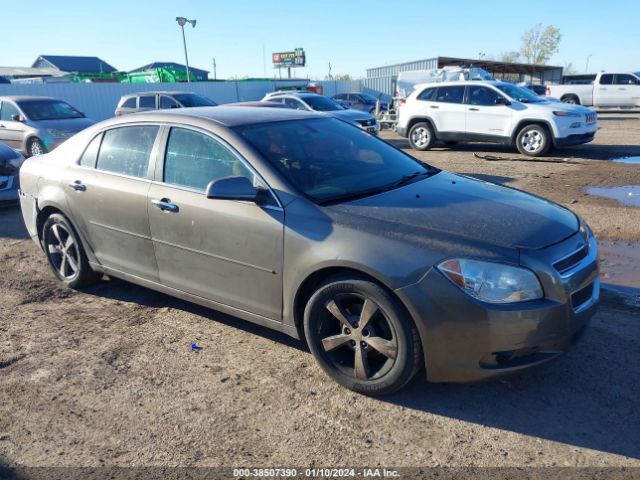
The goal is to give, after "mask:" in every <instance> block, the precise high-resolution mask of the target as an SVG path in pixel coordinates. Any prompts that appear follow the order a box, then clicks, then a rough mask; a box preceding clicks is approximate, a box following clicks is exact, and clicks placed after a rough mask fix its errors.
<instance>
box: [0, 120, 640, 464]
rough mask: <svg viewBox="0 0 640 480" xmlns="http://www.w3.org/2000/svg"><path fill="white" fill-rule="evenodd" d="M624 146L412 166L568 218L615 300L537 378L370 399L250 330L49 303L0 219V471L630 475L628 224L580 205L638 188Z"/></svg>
mask: <svg viewBox="0 0 640 480" xmlns="http://www.w3.org/2000/svg"><path fill="white" fill-rule="evenodd" d="M383 137H384V138H386V139H388V140H389V141H391V142H393V143H395V144H397V145H400V146H402V147H406V146H407V145H406V141H405V140H403V139H401V138H400V137H397V136H395V135H394V134H390V133H384V134H383ZM638 143H640V115H638V114H609V115H603V116H602V117H601V130H600V132H599V133H598V135H597V139H596V141H595V142H594V143H593V144H590V145H585V146H580V147H576V148H572V149H569V150H563V151H559V152H555V153H553V155H558V157H557V158H562V159H564V158H566V159H569V160H570V161H571V162H575V163H568V162H565V163H548V162H523V161H514V160H504V161H487V160H482V159H478V158H475V157H474V152H478V153H481V154H483V155H486V154H489V155H493V156H499V157H508V158H515V159H522V158H523V157H521V156H520V155H518V154H516V153H515V152H514V151H512V150H510V149H508V148H506V147H496V146H486V145H467V146H459V147H456V148H454V149H449V148H436V149H435V150H433V151H430V152H426V153H421V154H418V155H416V156H417V157H419V158H421V159H423V160H425V161H427V162H429V163H431V164H433V165H436V166H438V167H441V168H445V169H448V170H451V171H455V172H461V173H464V174H469V175H473V176H475V177H478V178H481V179H485V180H488V181H492V182H497V183H503V184H506V185H509V186H514V187H516V188H521V189H524V190H528V191H531V192H534V193H536V194H539V195H542V196H546V197H549V198H551V199H553V200H555V201H557V202H560V203H562V204H565V205H567V206H569V207H570V208H572V209H574V210H575V211H576V212H578V213H579V214H581V215H583V216H584V217H585V218H586V219H587V221H588V222H589V223H590V224H591V226H592V227H593V229H594V231H595V232H596V234H597V235H598V236H599V238H600V239H601V240H602V241H603V246H604V245H606V252H605V255H604V263H603V268H604V272H603V279H604V282H605V283H616V284H617V285H618V286H621V287H624V288H626V289H627V292H631V293H630V294H629V295H628V296H621V295H619V294H617V293H613V291H611V290H608V289H607V290H605V292H604V294H603V301H602V305H601V309H600V311H599V313H598V314H597V316H596V317H595V319H594V321H593V325H592V328H591V329H590V331H589V333H588V334H587V335H586V337H585V338H584V340H583V341H582V342H581V343H579V344H578V345H576V347H575V349H574V350H573V351H571V352H570V353H569V354H568V355H566V356H565V357H563V358H561V359H560V360H558V361H556V362H553V363H551V364H548V365H546V366H544V367H542V368H539V369H537V370H534V371H530V372H527V373H525V374H522V375H519V376H516V377H513V378H510V379H508V380H505V381H496V382H491V383H484V384H475V385H440V384H427V383H426V382H425V380H424V378H423V375H418V376H417V377H416V378H415V379H414V380H413V381H412V383H411V384H410V385H409V386H408V387H407V388H405V389H404V390H403V391H402V392H400V393H398V394H395V395H392V396H389V397H386V398H382V399H372V398H367V397H364V396H361V395H356V394H354V393H351V392H349V391H347V390H345V389H343V388H341V387H339V386H338V385H336V384H335V383H334V382H332V381H331V380H330V379H329V378H328V377H326V376H325V375H324V374H323V372H322V371H321V370H320V368H319V367H317V366H316V364H315V363H314V360H313V358H312V357H311V354H310V353H309V352H308V350H307V349H306V347H305V346H304V345H303V344H301V343H300V342H297V341H294V340H292V339H289V338H288V337H286V336H284V335H281V334H278V333H274V332H272V331H269V330H267V329H264V328H261V327H257V326H254V325H251V324H249V323H245V322H243V321H241V320H238V319H234V318H232V317H228V316H225V315H222V314H219V313H217V312H214V311H211V310H207V309H204V308H200V307H197V306H194V305H191V304H188V303H186V302H182V301H179V300H176V299H173V298H171V297H168V296H165V295H162V294H158V293H155V292H153V291H150V290H147V289H144V288H141V287H137V286H134V285H130V284H127V283H125V282H122V281H119V280H105V281H103V282H102V283H101V284H99V285H97V286H94V287H92V288H89V289H88V290H85V291H82V292H75V291H71V290H68V289H65V288H62V287H61V286H60V285H59V284H58V283H57V282H56V281H55V280H54V277H53V275H52V274H51V273H50V272H49V269H48V266H47V264H46V260H45V257H44V255H43V253H42V252H40V251H39V250H38V249H37V247H36V245H35V244H34V243H33V242H32V241H31V240H29V239H27V236H26V232H25V230H24V227H23V225H22V220H21V215H20V211H19V209H18V208H15V207H13V208H4V209H2V210H0V259H2V260H1V261H2V267H3V268H2V271H3V273H2V275H1V276H0V289H1V290H0V291H1V292H2V293H1V298H2V301H1V302H0V392H1V395H0V466H1V465H2V464H4V465H5V466H9V467H11V466H16V465H27V466H92V467H99V466H104V465H117V466H149V465H161V466H184V465H190V466H227V467H240V466H251V467H254V466H261V467H268V466H298V467H303V466H310V465H315V466H329V467H341V466H360V467H369V466H376V465H382V466H395V467H401V466H405V467H410V466H445V465H447V466H520V467H524V466H581V467H584V466H635V467H640V408H639V407H640V405H639V403H640V401H639V399H640V381H639V380H638V379H640V340H639V339H640V313H639V310H640V302H638V298H640V297H638V296H637V295H638V290H633V287H638V286H640V285H638V283H640V255H638V252H639V251H640V250H639V249H640V246H638V242H640V209H638V208H631V207H625V206H622V205H620V204H617V203H616V202H614V201H610V200H607V199H603V198H599V197H592V196H589V195H586V194H584V192H583V189H584V187H586V186H589V185H598V186H608V185H611V186H613V185H640V165H623V164H614V163H611V162H608V161H606V160H607V159H610V158H613V157H621V156H640V146H639V145H638ZM554 158H555V157H554ZM617 246H620V247H624V248H621V249H619V248H617ZM620 272H622V273H620ZM616 280H617V281H616ZM634 295H635V297H634ZM194 341H195V342H197V343H198V344H199V345H200V346H201V347H202V350H201V351H200V352H198V353H196V352H193V351H191V348H190V345H191V343H192V342H194Z"/></svg>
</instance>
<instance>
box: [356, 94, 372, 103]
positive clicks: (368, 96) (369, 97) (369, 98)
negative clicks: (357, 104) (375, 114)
mask: <svg viewBox="0 0 640 480" xmlns="http://www.w3.org/2000/svg"><path fill="white" fill-rule="evenodd" d="M360 96H361V97H362V98H363V99H364V100H366V101H367V102H372V103H375V102H376V99H375V97H374V96H373V95H369V94H367V93H361V94H360Z"/></svg>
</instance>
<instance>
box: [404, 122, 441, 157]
mask: <svg viewBox="0 0 640 480" xmlns="http://www.w3.org/2000/svg"><path fill="white" fill-rule="evenodd" d="M435 140H436V138H435V135H434V134H433V128H432V127H431V125H429V124H428V123H427V122H420V123H416V124H415V125H414V126H413V127H411V129H410V130H409V145H411V148H413V149H414V150H420V151H424V150H429V149H430V148H431V146H432V145H433V142H435Z"/></svg>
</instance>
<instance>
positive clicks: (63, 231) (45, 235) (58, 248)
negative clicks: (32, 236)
mask: <svg viewBox="0 0 640 480" xmlns="http://www.w3.org/2000/svg"><path fill="white" fill-rule="evenodd" d="M42 243H43V245H44V249H45V253H46V254H47V260H49V265H50V266H51V269H52V270H53V273H54V274H55V276H56V277H58V279H59V280H61V281H62V282H64V283H65V284H66V285H67V286H69V287H71V288H80V287H84V286H87V285H90V284H91V283H94V282H96V281H97V280H98V279H99V278H100V275H99V274H98V273H96V272H94V271H93V270H92V269H91V267H90V266H89V260H88V259H87V255H86V254H85V252H84V248H83V247H82V244H81V243H80V239H79V238H78V235H77V234H76V232H75V230H74V228H73V227H72V226H71V223H70V222H69V220H67V218H66V217H65V216H64V215H61V214H59V213H54V214H52V215H50V216H49V217H48V218H47V219H46V220H45V222H44V225H43V227H42Z"/></svg>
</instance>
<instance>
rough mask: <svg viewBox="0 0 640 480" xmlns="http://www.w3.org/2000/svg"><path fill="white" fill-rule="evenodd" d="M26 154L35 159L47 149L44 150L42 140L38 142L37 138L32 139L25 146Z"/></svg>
mask: <svg viewBox="0 0 640 480" xmlns="http://www.w3.org/2000/svg"><path fill="white" fill-rule="evenodd" d="M27 153H28V154H29V156H30V157H35V156H36V155H42V154H43V153H47V149H46V148H44V144H43V143H42V140H40V139H39V138H32V139H31V140H29V143H28V145H27Z"/></svg>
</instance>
